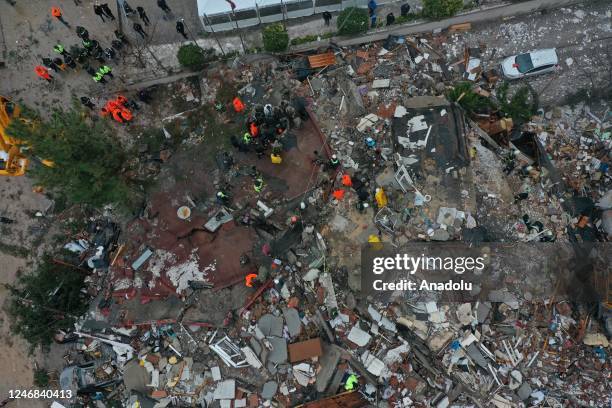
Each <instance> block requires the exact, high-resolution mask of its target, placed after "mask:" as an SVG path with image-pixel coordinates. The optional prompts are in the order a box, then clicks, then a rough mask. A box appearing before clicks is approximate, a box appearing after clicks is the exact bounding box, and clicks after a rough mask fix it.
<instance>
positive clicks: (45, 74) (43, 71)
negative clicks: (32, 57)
mask: <svg viewBox="0 0 612 408" xmlns="http://www.w3.org/2000/svg"><path fill="white" fill-rule="evenodd" d="M34 71H35V72H36V75H38V76H39V77H41V78H44V79H51V75H49V71H47V68H45V67H43V66H42V65H37V66H36V67H35V68H34Z"/></svg>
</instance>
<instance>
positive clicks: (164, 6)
mask: <svg viewBox="0 0 612 408" xmlns="http://www.w3.org/2000/svg"><path fill="white" fill-rule="evenodd" d="M157 6H158V7H159V8H160V9H162V10H163V11H164V13H170V12H171V11H172V10H170V7H168V3H166V0H157Z"/></svg>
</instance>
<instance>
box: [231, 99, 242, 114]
mask: <svg viewBox="0 0 612 408" xmlns="http://www.w3.org/2000/svg"><path fill="white" fill-rule="evenodd" d="M232 104H233V105H234V110H235V111H236V112H238V113H240V112H242V111H243V110H244V104H243V103H242V101H241V100H240V98H238V97H235V98H234V100H233V101H232Z"/></svg>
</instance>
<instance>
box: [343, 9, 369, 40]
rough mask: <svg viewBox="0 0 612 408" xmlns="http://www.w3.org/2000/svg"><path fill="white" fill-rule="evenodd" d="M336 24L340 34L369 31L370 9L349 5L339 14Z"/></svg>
mask: <svg viewBox="0 0 612 408" xmlns="http://www.w3.org/2000/svg"><path fill="white" fill-rule="evenodd" d="M336 24H337V26H338V34H340V35H351V34H359V33H365V32H366V31H368V11H367V10H365V9H362V8H359V7H347V8H345V9H344V10H342V11H341V12H340V14H339V15H338V20H337V21H336Z"/></svg>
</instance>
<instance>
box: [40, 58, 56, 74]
mask: <svg viewBox="0 0 612 408" xmlns="http://www.w3.org/2000/svg"><path fill="white" fill-rule="evenodd" d="M42 63H43V65H44V66H45V67H47V68H51V69H52V70H53V71H55V72H58V70H59V67H58V66H57V65H56V64H55V62H53V61H51V58H43V59H42Z"/></svg>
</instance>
